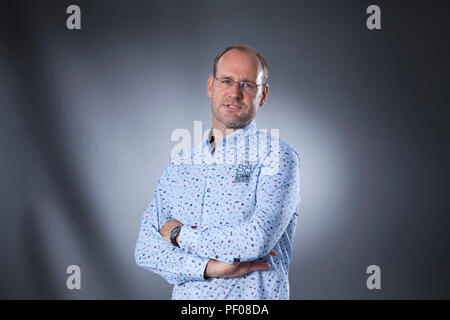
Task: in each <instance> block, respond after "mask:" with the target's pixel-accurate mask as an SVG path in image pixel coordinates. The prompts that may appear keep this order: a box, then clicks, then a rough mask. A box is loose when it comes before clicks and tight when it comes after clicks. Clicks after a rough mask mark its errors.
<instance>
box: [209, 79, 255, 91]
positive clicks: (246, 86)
mask: <svg viewBox="0 0 450 320" xmlns="http://www.w3.org/2000/svg"><path fill="white" fill-rule="evenodd" d="M215 79H216V80H217V81H218V83H219V87H220V88H222V89H229V88H231V87H232V86H234V84H235V83H238V84H239V88H241V89H242V90H244V91H245V92H246V93H248V94H255V93H256V90H257V89H258V87H259V86H262V85H263V83H261V84H256V83H254V82H251V81H235V80H233V79H230V78H215Z"/></svg>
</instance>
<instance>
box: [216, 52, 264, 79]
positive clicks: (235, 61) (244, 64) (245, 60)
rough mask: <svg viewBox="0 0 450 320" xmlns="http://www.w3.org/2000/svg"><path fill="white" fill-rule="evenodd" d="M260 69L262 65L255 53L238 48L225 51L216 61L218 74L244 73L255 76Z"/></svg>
mask: <svg viewBox="0 0 450 320" xmlns="http://www.w3.org/2000/svg"><path fill="white" fill-rule="evenodd" d="M262 71H263V70H262V66H261V64H260V63H259V60H258V57H257V56H256V55H255V54H253V53H252V52H246V51H242V50H238V49H232V50H230V51H228V52H226V53H225V54H224V55H223V56H222V57H221V58H220V59H219V61H218V62H217V72H218V73H220V74H222V73H229V72H232V73H239V74H243V73H245V74H246V75H247V76H251V77H254V78H256V77H257V75H258V72H262Z"/></svg>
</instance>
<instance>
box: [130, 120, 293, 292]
mask: <svg viewBox="0 0 450 320" xmlns="http://www.w3.org/2000/svg"><path fill="white" fill-rule="evenodd" d="M299 193H300V178H299V158H298V154H297V152H296V151H295V150H294V149H293V148H292V147H291V146H290V145H288V144H287V143H285V142H283V141H281V140H279V139H278V138H277V137H274V136H273V135H271V134H268V133H267V132H265V131H264V130H258V129H257V127H256V124H255V122H254V121H252V122H250V123H249V124H248V125H247V126H245V127H244V128H242V129H239V130H236V131H235V132H234V133H232V134H229V135H227V136H225V137H224V138H223V139H222V140H221V141H220V142H219V143H218V145H217V146H216V147H215V149H214V150H213V149H212V147H211V144H210V141H209V139H205V140H204V141H203V143H202V144H200V145H198V146H196V147H194V148H192V149H190V150H189V151H186V150H184V151H182V152H180V153H178V154H177V156H174V157H171V160H170V161H169V163H168V164H167V166H166V168H165V170H164V173H163V175H162V177H161V178H160V180H159V182H158V186H157V188H156V190H155V193H154V197H153V200H152V202H151V203H150V205H149V206H148V208H147V210H146V211H145V212H144V214H143V215H142V221H141V228H140V232H139V237H138V241H137V245H136V251H135V255H136V263H137V264H138V265H139V266H141V267H143V268H145V269H148V270H150V271H153V272H155V273H157V274H159V275H161V276H162V277H163V278H164V279H166V280H167V281H168V282H169V283H171V284H174V285H175V286H174V289H173V294H172V299H202V300H204V299H235V300H241V299H289V279H288V270H289V262H290V259H291V255H292V242H293V237H294V234H295V227H296V222H297V216H298V213H299V204H300V194H299ZM171 219H177V220H178V221H180V222H181V223H183V227H182V230H181V232H180V237H179V244H180V247H176V246H173V245H172V244H170V243H168V242H167V241H166V240H164V239H163V238H162V236H161V234H160V233H159V230H160V229H161V228H162V226H163V225H164V224H165V223H166V222H167V221H169V220H171ZM272 249H273V250H275V251H276V252H277V255H276V256H271V255H269V254H268V253H269V252H270V250H272ZM209 259H215V260H218V261H222V262H225V263H236V262H243V261H267V262H269V264H270V269H269V270H266V271H254V272H252V273H250V274H247V275H245V276H241V277H238V278H208V279H205V278H204V271H205V267H206V264H207V263H208V261H209Z"/></svg>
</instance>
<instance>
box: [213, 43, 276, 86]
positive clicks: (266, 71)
mask: <svg viewBox="0 0 450 320" xmlns="http://www.w3.org/2000/svg"><path fill="white" fill-rule="evenodd" d="M233 49H236V50H240V51H243V52H249V53H253V54H254V55H255V56H256V57H257V58H258V60H259V63H260V64H261V66H262V68H263V84H266V83H267V79H268V78H269V66H268V65H267V62H266V60H265V59H264V57H263V56H262V55H261V53H259V52H258V50H256V49H255V48H252V47H250V46H249V45H246V44H240V45H234V46H229V47H227V48H225V49H223V50H222V51H221V52H220V53H219V54H218V55H217V57H216V58H215V59H214V67H213V74H214V77H215V76H216V71H217V63H218V62H219V60H220V58H222V56H223V55H224V54H225V53H227V52H228V51H230V50H233Z"/></svg>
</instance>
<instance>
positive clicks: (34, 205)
mask: <svg viewBox="0 0 450 320" xmlns="http://www.w3.org/2000/svg"><path fill="white" fill-rule="evenodd" d="M70 4H77V5H79V6H80V7H81V12H82V16H81V20H82V21H81V22H82V29H81V30H79V31H69V30H68V29H67V28H66V18H67V17H68V15H67V14H66V8H67V6H69V5H70ZM371 4H377V5H379V6H380V7H381V10H382V30H380V31H369V30H368V29H367V28H366V18H367V17H368V15H367V14H366V8H367V7H368V6H369V5H371ZM0 8H1V11H0V12H1V13H0V39H1V42H0V50H1V51H0V52H1V54H0V70H1V72H0V105H1V109H0V143H1V159H0V168H1V182H0V201H1V215H0V237H1V242H0V257H1V258H0V297H1V298H3V299H17V298H21V299H34V298H50V299H53V298H57V299H80V298H84V299H99V298H113V299H118V298H123V299H129V298H136V299H168V298H170V296H171V286H170V285H169V284H167V283H166V282H165V281H164V280H163V279H162V278H159V277H158V276H157V275H155V274H153V273H151V272H149V271H146V270H144V269H140V268H138V267H137V266H136V265H135V262H134V247H135V242H136V239H137V235H138V228H139V223H140V217H141V215H142V213H143V212H144V210H145V208H146V207H147V205H148V204H149V202H150V201H151V198H152V194H153V191H154V188H155V186H156V183H157V180H158V178H159V176H160V174H161V172H162V169H163V168H164V166H165V164H166V161H167V160H168V157H169V154H170V150H171V149H172V147H173V146H174V145H175V144H176V143H175V142H172V141H171V140H170V135H171V133H172V131H173V130H174V129H176V128H186V129H188V130H190V131H191V132H193V122H194V120H202V121H203V124H204V127H203V129H204V130H206V129H207V128H208V127H209V126H210V124H211V115H210V104H209V99H208V97H207V96H206V91H205V88H206V81H207V78H208V76H209V74H210V72H211V70H212V61H213V59H214V57H215V55H216V54H217V53H218V52H219V51H220V50H221V49H223V48H224V47H226V46H228V45H230V44H237V43H247V44H249V45H251V46H254V47H255V48H257V49H259V50H260V51H261V52H262V53H263V55H264V56H265V57H266V59H267V61H268V63H269V66H270V77H269V80H270V94H269V99H268V101H267V103H266V105H265V106H264V107H263V108H262V109H261V110H260V111H259V112H258V114H257V118H256V120H257V124H258V127H259V128H267V129H269V128H279V129H280V134H281V137H282V139H283V140H285V141H287V142H289V143H290V144H292V145H293V146H294V147H295V148H296V149H297V151H298V152H299V153H300V156H301V198H302V203H301V214H300V217H299V220H298V227H297V233H296V236H295V241H294V252H293V260H292V263H291V266H290V285H291V298H292V299H319V298H330V299H379V298H386V299H412V298H416V299H417V298H426V299H429V298H447V299H448V298H450V292H449V287H450V286H449V285H450V268H449V267H450V255H449V251H450V250H449V249H450V248H449V243H450V241H449V240H450V237H449V232H448V230H449V225H450V223H449V222H450V221H449V220H450V219H449V208H450V202H449V199H448V189H449V185H448V181H449V166H448V164H449V160H450V159H449V136H450V135H449V128H448V124H449V120H450V116H449V111H448V106H449V93H448V86H449V81H448V80H449V79H448V78H449V70H448V69H449V68H448V67H449V62H448V55H449V50H448V49H449V45H448V33H447V32H446V30H447V28H448V27H449V19H448V12H449V5H448V2H444V1H442V2H439V1H434V2H428V1H422V2H411V1H389V2H387V1H376V2H372V1H370V2H369V1H340V2H338V1H262V0H258V1H198V0H192V1H154V2H150V1H2V3H1V5H0ZM71 264H76V265H79V266H80V268H81V272H82V289H81V290H79V291H77V290H73V291H70V290H68V289H67V288H66V278H67V277H68V275H67V274H66V273H65V271H66V268H67V266H68V265H71ZM371 264H376V265H379V266H380V267H381V283H382V284H381V285H382V289H381V290H372V291H370V290H368V289H367V287H366V279H367V277H368V275H367V274H366V268H367V266H369V265H371Z"/></svg>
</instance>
